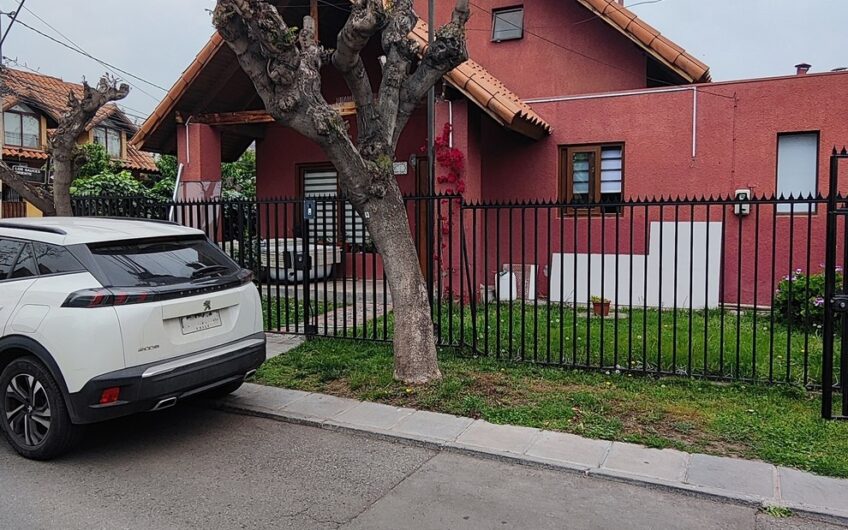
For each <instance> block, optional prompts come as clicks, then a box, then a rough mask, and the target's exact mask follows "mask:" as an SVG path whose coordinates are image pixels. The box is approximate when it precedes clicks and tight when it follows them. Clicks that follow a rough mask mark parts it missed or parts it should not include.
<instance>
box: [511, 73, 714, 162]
mask: <svg viewBox="0 0 848 530" xmlns="http://www.w3.org/2000/svg"><path fill="white" fill-rule="evenodd" d="M673 92H692V158H695V157H696V156H697V155H698V87H697V85H695V86H686V87H675V88H651V89H647V90H638V91H629V92H608V93H605V94H587V95H583V96H553V97H547V98H535V99H526V100H525V102H526V103H528V104H530V105H536V104H542V103H561V102H565V101H584V100H590V99H607V98H620V97H628V96H641V95H644V94H671V93H673Z"/></svg>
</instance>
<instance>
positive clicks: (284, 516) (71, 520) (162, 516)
mask: <svg viewBox="0 0 848 530" xmlns="http://www.w3.org/2000/svg"><path fill="white" fill-rule="evenodd" d="M0 528H2V529H19V528H20V529H24V528H26V529H40V528H44V529H53V528H56V529H77V528H79V529H95V528H104V529H107V528H108V529H118V528H132V529H159V528H162V529H164V528H168V529H171V528H179V529H189V528H203V529H210V528H215V529H228V528H362V529H400V528H404V529H406V528H410V529H418V528H426V529H451V528H472V529H494V528H498V529H508V528H521V529H531V528H532V529H548V528H551V529H554V528H556V529H562V528H569V529H572V528H573V529H582V528H616V529H629V528H634V529H638V528H645V529H648V528H650V529H658V528H697V529H714V528H715V529H719V528H722V529H724V528H728V529H729V528H733V529H735V528H763V529H776V530H777V529H794V528H818V529H827V528H834V529H835V528H837V527H831V526H828V525H825V524H823V523H821V522H815V521H809V520H805V519H802V518H799V517H790V518H785V519H775V518H773V517H770V516H768V515H766V514H763V513H758V511H757V510H756V509H754V508H751V507H742V506H737V505H732V504H723V503H719V502H715V501H712V500H708V499H703V498H696V497H691V496H687V495H682V494H677V493H669V492H666V491H658V490H653V489H649V488H646V487H642V486H636V485H630V484H623V483H618V482H613V481H608V480H602V479H597V478H588V477H584V476H581V475H576V474H570V473H564V472H560V471H552V470H547V469H540V468H532V467H525V466H520V465H516V464H510V463H504V462H500V461H495V460H488V459H480V458H476V457H471V456H465V455H459V454H455V453H449V452H437V451H433V450H430V449H425V448H420V447H412V446H408V445H402V444H397V443H393V442H388V441H382V440H375V439H371V438H367V437H364V436H358V435H352V434H346V433H338V432H330V431H327V430H322V429H317V428H314V427H305V426H300V425H293V424H288V423H280V422H276V421H272V420H267V419H261V418H254V417H248V416H239V415H234V414H228V413H224V412H219V411H214V410H209V409H206V408H204V407H203V406H202V404H200V403H195V404H189V405H185V406H180V407H176V408H174V409H170V410H167V411H164V412H161V413H159V414H146V415H141V416H135V417H132V418H127V419H122V420H118V421H115V422H110V423H107V424H101V425H97V426H95V427H93V428H91V429H90V430H89V432H88V433H87V435H86V438H85V440H84V442H83V444H82V447H80V448H79V449H78V450H77V451H76V452H75V453H73V454H71V455H69V456H67V457H65V458H63V459H61V460H58V461H54V462H49V463H38V462H30V461H27V460H24V459H22V458H19V457H18V456H17V455H16V454H15V453H14V452H13V451H12V450H11V449H10V448H9V446H8V445H7V444H6V443H5V442H3V441H0Z"/></svg>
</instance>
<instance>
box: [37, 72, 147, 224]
mask: <svg viewBox="0 0 848 530" xmlns="http://www.w3.org/2000/svg"><path fill="white" fill-rule="evenodd" d="M129 93H130V87H129V85H127V84H125V83H122V84H121V85H118V83H117V81H116V80H115V79H114V78H112V77H110V76H108V75H104V76H103V77H101V78H100V82H99V83H97V87H94V88H92V87H91V85H89V84H88V83H87V82H85V81H83V83H82V98H79V97H77V95H76V94H75V93H74V92H70V93H69V94H68V112H67V113H65V115H64V116H62V118H61V119H60V120H59V126H58V127H57V128H56V130H55V131H53V133H52V134H51V135H50V139H49V141H48V145H47V151H48V152H49V153H50V155H51V157H52V159H53V202H54V205H55V209H56V212H55V213H56V215H62V216H70V215H73V210H72V208H71V193H70V187H71V183H72V182H73V180H74V167H73V157H74V149H75V148H76V146H77V140H78V138H79V137H80V135H81V134H82V133H84V132H85V128H86V126H87V125H88V124H89V123H90V122H91V120H93V119H94V117H95V116H96V115H97V112H98V111H99V110H100V109H101V108H102V107H103V106H104V105H106V104H107V103H110V102H112V101H118V100H121V99H124V98H125V97H127V94H129Z"/></svg>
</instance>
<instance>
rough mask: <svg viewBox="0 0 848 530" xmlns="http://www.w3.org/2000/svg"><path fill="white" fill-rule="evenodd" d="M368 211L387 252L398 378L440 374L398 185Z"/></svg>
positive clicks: (421, 379)
mask: <svg viewBox="0 0 848 530" xmlns="http://www.w3.org/2000/svg"><path fill="white" fill-rule="evenodd" d="M367 212H368V215H369V217H370V219H368V220H366V224H367V225H368V231H369V233H370V234H371V239H372V240H373V241H374V245H375V246H376V247H377V250H378V251H379V252H380V255H381V256H383V267H384V269H385V273H386V279H387V280H388V284H389V289H391V293H392V307H393V311H394V350H395V373H394V375H395V379H398V380H400V381H403V382H405V383H409V384H423V383H427V382H429V381H433V380H437V379H440V378H441V377H442V374H441V372H440V371H439V365H438V362H437V357H436V341H435V337H434V333H433V319H432V314H431V311H430V294H429V293H428V292H427V284H426V282H425V281H424V276H423V274H422V273H421V263H420V262H419V260H418V252H417V250H416V248H415V242H414V241H413V239H412V233H411V232H410V230H409V219H408V217H407V215H406V206H405V204H404V201H403V198H402V197H401V194H400V189H399V188H398V186H397V185H394V186H389V190H388V192H387V193H386V195H385V197H383V198H382V199H379V200H372V201H369V203H368V208H367Z"/></svg>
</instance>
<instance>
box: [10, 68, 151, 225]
mask: <svg viewBox="0 0 848 530" xmlns="http://www.w3.org/2000/svg"><path fill="white" fill-rule="evenodd" d="M71 92H73V93H75V94H77V95H78V96H80V97H81V96H82V85H81V84H77V83H68V82H66V81H63V80H61V79H59V78H56V77H51V76H48V75H42V74H36V73H31V72H25V71H22V70H15V69H11V68H3V72H2V94H3V132H4V137H3V160H4V162H5V163H6V164H7V165H8V166H9V167H11V168H12V169H13V170H14V171H16V172H17V173H18V174H20V175H23V176H25V177H26V178H28V179H30V180H31V181H32V182H37V183H45V182H46V179H47V178H48V175H49V173H50V167H49V166H50V157H49V155H48V153H47V135H48V131H50V130H51V129H54V128H56V127H57V126H58V121H59V119H60V118H61V117H62V115H63V114H65V113H66V112H67V108H68V95H69V94H70V93H71ZM136 130H137V128H136V126H135V125H134V124H133V123H132V122H131V121H130V120H129V118H128V117H127V116H126V115H125V114H124V113H123V112H122V111H121V109H120V108H118V106H117V105H115V104H112V103H110V104H107V105H105V106H104V107H103V108H102V109H100V111H99V112H98V113H97V115H96V116H95V118H94V119H93V120H92V121H91V123H89V124H88V126H87V127H86V132H85V133H83V134H82V135H81V136H80V138H79V140H78V142H79V143H80V144H87V143H92V142H96V143H99V144H101V145H103V146H104V147H105V148H106V151H107V152H108V153H109V155H110V156H111V157H112V158H113V159H114V160H116V161H118V162H119V163H120V165H121V166H122V167H123V168H124V169H126V170H127V171H130V172H131V173H132V174H133V175H134V176H136V177H138V178H142V177H143V176H144V175H146V174H152V173H157V172H158V169H157V167H156V162H155V160H154V159H153V157H152V156H151V155H150V154H149V153H145V152H142V151H140V150H139V149H138V148H137V147H136V146H134V145H132V144H131V143H130V141H129V140H130V139H132V137H133V135H134V134H135V133H136ZM2 201H3V203H4V204H6V206H5V208H6V210H7V211H12V210H19V209H20V206H19V203H20V198H19V197H18V196H17V194H16V193H15V192H14V190H12V189H11V188H9V187H3V191H2ZM29 210H30V212H31V211H32V208H31V207H30V208H29Z"/></svg>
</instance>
